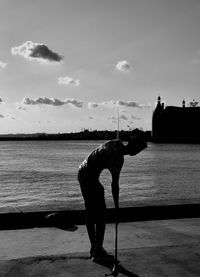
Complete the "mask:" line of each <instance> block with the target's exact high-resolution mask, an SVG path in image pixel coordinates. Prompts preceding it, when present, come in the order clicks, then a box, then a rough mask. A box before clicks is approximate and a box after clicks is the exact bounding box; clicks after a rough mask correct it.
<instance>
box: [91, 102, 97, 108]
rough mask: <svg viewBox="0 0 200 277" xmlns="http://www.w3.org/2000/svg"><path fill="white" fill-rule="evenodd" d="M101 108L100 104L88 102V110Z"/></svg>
mask: <svg viewBox="0 0 200 277" xmlns="http://www.w3.org/2000/svg"><path fill="white" fill-rule="evenodd" d="M97 107H99V104H98V103H95V102H88V108H97Z"/></svg>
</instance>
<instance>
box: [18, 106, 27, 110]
mask: <svg viewBox="0 0 200 277" xmlns="http://www.w3.org/2000/svg"><path fill="white" fill-rule="evenodd" d="M17 110H22V111H26V108H24V107H22V106H19V107H17Z"/></svg>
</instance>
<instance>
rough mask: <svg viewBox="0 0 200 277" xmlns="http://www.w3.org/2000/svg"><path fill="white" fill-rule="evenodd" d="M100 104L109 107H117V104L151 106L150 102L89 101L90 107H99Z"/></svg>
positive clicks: (135, 106) (122, 105)
mask: <svg viewBox="0 0 200 277" xmlns="http://www.w3.org/2000/svg"><path fill="white" fill-rule="evenodd" d="M100 106H104V107H108V108H116V107H117V106H121V107H127V108H149V107H151V104H150V103H147V104H140V103H137V102H134V101H121V100H120V101H114V100H110V101H105V102H99V103H97V102H88V107H89V108H98V107H100Z"/></svg>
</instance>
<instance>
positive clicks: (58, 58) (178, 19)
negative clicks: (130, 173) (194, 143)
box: [0, 0, 200, 134]
mask: <svg viewBox="0 0 200 277" xmlns="http://www.w3.org/2000/svg"><path fill="white" fill-rule="evenodd" d="M199 15H200V1H199V0H34V1H32V0H0V38H1V44H0V133H1V134H5V133H34V132H47V133H57V132H61V133H62V132H71V131H80V130H81V129H83V128H91V129H98V130H102V129H103V130H104V129H108V130H114V129H117V106H119V111H120V128H123V129H128V128H135V127H137V128H143V129H144V130H150V129H151V117H152V111H153V109H154V108H155V102H156V100H157V97H158V96H159V95H160V96H161V98H162V100H164V101H165V104H166V105H177V106H181V104H182V100H183V99H185V101H186V104H187V103H188V102H189V101H191V100H193V99H195V100H197V101H199V100H200V97H199V95H200V94H199V92H200V16H199Z"/></svg>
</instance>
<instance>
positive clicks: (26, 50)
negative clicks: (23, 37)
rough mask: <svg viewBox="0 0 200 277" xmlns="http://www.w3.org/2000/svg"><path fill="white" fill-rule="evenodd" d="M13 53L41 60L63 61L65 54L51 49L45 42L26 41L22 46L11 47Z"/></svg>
mask: <svg viewBox="0 0 200 277" xmlns="http://www.w3.org/2000/svg"><path fill="white" fill-rule="evenodd" d="M11 53H12V55H19V56H22V57H24V58H26V59H29V60H36V61H39V62H43V63H44V62H58V63H60V62H62V60H63V56H61V55H59V54H58V53H56V52H53V51H52V50H50V49H49V48H48V47H47V46H46V45H45V44H40V43H37V42H32V41H26V42H25V43H23V44H22V45H20V46H15V47H12V48H11Z"/></svg>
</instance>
